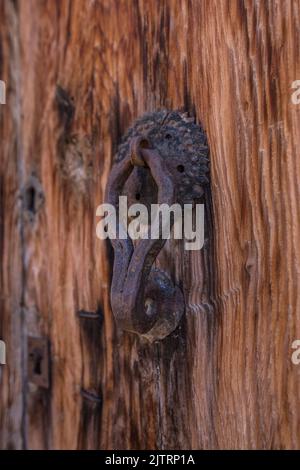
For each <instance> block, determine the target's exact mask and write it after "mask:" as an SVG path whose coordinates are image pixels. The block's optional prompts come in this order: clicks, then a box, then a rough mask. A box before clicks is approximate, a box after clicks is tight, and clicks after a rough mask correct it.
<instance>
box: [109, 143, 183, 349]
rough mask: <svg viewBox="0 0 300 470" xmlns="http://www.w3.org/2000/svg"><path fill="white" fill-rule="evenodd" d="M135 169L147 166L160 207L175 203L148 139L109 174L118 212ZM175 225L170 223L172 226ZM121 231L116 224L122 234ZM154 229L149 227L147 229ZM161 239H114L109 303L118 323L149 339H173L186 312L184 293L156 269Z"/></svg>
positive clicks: (165, 171)
mask: <svg viewBox="0 0 300 470" xmlns="http://www.w3.org/2000/svg"><path fill="white" fill-rule="evenodd" d="M134 165H137V166H147V167H148V168H149V169H150V171H151V175H152V177H153V179H154V181H155V183H156V185H157V187H158V201H157V203H158V204H163V203H164V204H168V205H170V206H171V205H172V204H173V203H174V202H175V185H174V183H173V179H172V175H171V173H170V172H169V170H168V168H167V166H166V164H165V162H164V160H163V159H162V158H161V156H160V154H159V153H158V152H157V151H156V150H155V149H152V148H150V144H149V142H148V140H147V139H145V138H141V137H138V138H134V139H132V141H131V145H130V152H129V154H128V155H127V156H126V157H125V158H124V159H123V160H122V161H120V162H119V163H117V164H115V165H114V167H113V169H112V171H111V174H110V176H109V180H108V185H107V189H106V201H107V202H108V203H110V204H112V205H113V206H114V207H115V208H118V204H119V195H120V193H121V191H122V188H123V186H124V184H125V182H126V180H127V178H128V177H129V175H130V173H131V172H132V170H133V168H134ZM172 225H173V221H171V227H172ZM120 231H121V227H120V226H118V231H117V233H118V234H119V233H120ZM149 231H150V229H149ZM165 242H166V240H165V239H163V238H159V239H151V236H150V233H149V235H148V238H147V239H143V238H142V239H140V240H139V242H138V244H137V246H136V247H135V248H134V246H133V243H132V240H131V239H130V238H129V237H127V238H126V239H122V238H117V239H112V240H111V243H112V245H113V248H114V266H113V277H112V286H111V305H112V310H113V313H114V316H115V318H116V321H117V323H118V325H119V326H120V327H121V328H123V329H124V330H129V331H132V332H135V333H138V334H140V335H143V336H145V337H147V338H148V339H149V340H150V341H154V340H157V339H162V338H164V337H166V336H167V335H169V334H170V333H171V332H172V331H173V330H174V329H175V328H176V327H177V325H178V323H179V321H180V318H181V316H182V314H183V312H184V299H183V294H182V292H181V290H180V289H179V287H178V286H175V285H174V284H173V282H172V281H171V280H170V279H169V277H168V276H167V275H166V273H164V272H163V271H162V270H160V269H157V268H152V266H153V263H154V261H155V259H156V257H157V256H158V254H159V252H160V251H161V249H162V247H163V246H164V244H165Z"/></svg>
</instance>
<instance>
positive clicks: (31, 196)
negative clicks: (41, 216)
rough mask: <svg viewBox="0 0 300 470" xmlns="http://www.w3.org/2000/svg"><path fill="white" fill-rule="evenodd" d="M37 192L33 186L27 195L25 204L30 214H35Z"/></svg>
mask: <svg viewBox="0 0 300 470" xmlns="http://www.w3.org/2000/svg"><path fill="white" fill-rule="evenodd" d="M35 193H36V191H35V188H34V187H33V186H30V187H29V188H28V189H27V191H26V194H25V204H26V208H27V210H28V211H29V212H31V213H32V214H34V213H35V196H36V194H35Z"/></svg>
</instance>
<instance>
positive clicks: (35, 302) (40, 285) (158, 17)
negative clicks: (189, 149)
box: [0, 0, 300, 449]
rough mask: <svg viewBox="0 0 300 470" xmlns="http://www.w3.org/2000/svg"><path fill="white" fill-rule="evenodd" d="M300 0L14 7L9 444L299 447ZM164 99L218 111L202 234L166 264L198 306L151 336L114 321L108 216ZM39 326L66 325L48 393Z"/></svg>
mask: <svg viewBox="0 0 300 470" xmlns="http://www.w3.org/2000/svg"><path fill="white" fill-rule="evenodd" d="M299 6H300V3H299V1H298V0H294V1H292V0H291V1H288V0H280V1H279V0H266V1H254V0H251V1H250V0H249V1H235V0H231V1H229V0H227V1H225V0H203V1H199V0H190V1H189V0H163V1H161V0H160V1H158V0H157V1H155V0H144V1H143V0H140V1H129V0H127V1H126V0H110V1H109V0H102V1H97V0H93V1H92V0H90V1H82V0H69V1H68V0H56V1H54V0H52V1H50V0H48V1H39V0H26V1H24V0H23V1H22V0H21V1H19V2H13V1H9V0H7V1H5V2H4V1H2V2H1V3H0V8H1V19H0V22H1V23H0V24H1V32H0V35H1V36H0V37H1V51H2V54H1V57H2V60H1V69H0V70H1V75H2V76H1V77H0V78H2V77H4V78H5V79H7V80H8V81H9V82H10V84H9V87H10V90H9V100H8V105H6V106H5V108H4V107H1V109H0V113H1V114H0V116H1V121H0V135H1V168H2V173H1V174H2V181H3V184H2V188H1V192H2V195H3V197H2V199H1V213H2V215H3V218H4V219H3V220H4V222H3V223H2V225H1V255H2V268H1V285H2V294H1V302H2V305H3V307H2V310H1V323H0V325H1V330H0V334H1V336H3V338H4V339H5V340H6V342H7V344H8V346H9V350H10V351H11V353H10V355H11V359H10V360H9V361H10V362H9V366H8V367H7V368H6V369H4V368H3V369H1V373H2V372H3V373H2V376H1V385H0V386H1V411H0V429H1V446H2V447H3V448H6V447H15V448H21V447H26V448H53V449H65V448H72V449H76V448H104V449H108V448H109V449H110V448H126V449H145V448H148V449H155V448H158V449H175V448H177V449H183V448H193V449H199V448H200V449H202V448H203V449H208V448H214V449H221V448H243V449H246V448H247V449H254V448H267V449H269V448H276V449H278V448H299V447H300V411H299V410H300V407H299V397H300V368H299V367H298V368H297V366H295V365H293V364H292V363H291V360H290V357H291V352H292V351H291V344H292V341H293V340H294V339H298V338H300V305H299V303H300V298H299V292H300V290H299V287H300V286H299V276H300V274H299V266H300V251H299V246H300V243H299V242H300V227H299V224H300V217H299V203H298V201H299V196H300V194H299V193H300V186H299V183H298V181H299V180H298V179H299V170H300V168H299V165H300V163H299V158H298V157H297V145H299V142H300V128H299V114H300V107H299V106H298V107H297V106H295V105H293V104H292V102H291V93H292V90H291V84H292V82H293V81H294V80H296V79H300V63H299V52H298V44H299V39H300V38H299V34H300V30H299V24H300V18H299V16H300V9H299ZM161 108H170V109H178V108H183V109H185V110H187V111H189V112H190V113H192V114H195V115H196V117H197V120H198V121H200V122H201V123H202V124H203V126H204V128H205V130H206V133H207V137H208V141H209V145H210V153H211V155H210V158H211V191H210V192H208V193H207V194H206V201H205V202H206V210H207V212H206V217H207V227H206V228H207V235H206V238H207V241H206V245H205V247H204V249H203V250H202V251H201V252H199V253H188V252H184V251H183V248H182V246H181V244H180V243H178V242H177V244H174V242H173V245H172V246H171V247H170V246H169V247H166V248H165V249H164V251H163V253H162V254H161V256H160V259H159V263H160V264H161V265H162V266H163V267H164V269H166V270H168V272H169V274H170V275H171V276H172V277H173V278H174V279H177V280H178V282H179V283H180V284H181V286H182V288H183V291H184V294H185V299H186V306H187V308H186V314H185V318H184V320H183V321H182V323H181V325H180V327H179V328H178V329H177V330H176V331H175V332H174V333H173V334H172V335H171V336H170V337H169V338H167V339H166V340H165V341H163V342H160V343H154V344H153V345H149V344H148V343H144V342H142V341H141V340H140V339H139V338H138V337H135V336H134V335H132V334H129V333H122V332H120V331H119V330H118V329H117V328H116V325H115V324H114V320H113V317H112V313H111V310H110V305H109V288H110V278H111V266H112V252H111V249H110V248H109V246H108V244H105V243H103V242H101V241H99V240H98V239H97V238H96V234H95V227H96V223H97V219H96V216H95V212H96V207H97V206H98V205H99V204H100V203H101V202H102V200H103V194H104V189H105V185H106V181H107V176H108V173H109V170H110V167H111V163H112V159H113V155H114V153H115V152H116V149H117V145H118V143H119V142H120V138H121V136H122V134H123V133H124V132H125V130H126V129H127V127H129V126H130V125H131V124H132V123H133V121H134V120H135V119H136V118H137V117H139V116H140V115H142V114H143V113H144V112H149V111H154V110H156V109H161ZM2 155H3V156H2ZM17 195H20V201H21V203H20V202H19V203H18V202H16V201H17V200H18V199H17ZM80 310H84V311H87V312H94V313H97V316H96V318H95V319H92V318H87V317H82V316H80V315H79V314H78V312H79V311H80ZM27 335H34V336H46V337H48V338H49V340H50V343H51V358H52V364H51V366H52V367H51V368H52V372H51V388H50V389H49V390H42V389H39V388H37V387H35V386H34V385H32V384H29V383H28V382H27V380H26V370H25V369H24V358H25V357H26V338H27ZM22 358H23V359H22Z"/></svg>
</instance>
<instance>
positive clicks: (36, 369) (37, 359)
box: [31, 351, 43, 375]
mask: <svg viewBox="0 0 300 470" xmlns="http://www.w3.org/2000/svg"><path fill="white" fill-rule="evenodd" d="M31 357H32V361H33V373H34V374H35V375H41V374H42V360H43V356H42V354H41V352H40V351H34V353H33V354H32V355H31Z"/></svg>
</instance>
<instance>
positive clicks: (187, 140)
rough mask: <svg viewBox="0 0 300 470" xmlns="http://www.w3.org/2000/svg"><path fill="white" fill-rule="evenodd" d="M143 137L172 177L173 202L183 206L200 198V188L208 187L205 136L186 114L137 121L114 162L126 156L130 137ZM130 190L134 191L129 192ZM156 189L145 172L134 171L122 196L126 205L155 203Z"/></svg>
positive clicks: (148, 116)
mask: <svg viewBox="0 0 300 470" xmlns="http://www.w3.org/2000/svg"><path fill="white" fill-rule="evenodd" d="M141 136H142V137H146V138H147V139H148V140H149V141H150V142H151V145H152V147H153V148H155V149H156V150H157V151H158V152H159V153H160V155H161V156H162V157H163V158H164V160H165V162H166V165H167V167H168V169H169V171H170V172H171V174H172V175H173V177H174V180H175V182H176V189H177V202H179V203H187V202H191V201H192V200H194V199H197V198H200V197H201V196H202V195H203V192H204V191H203V187H204V186H205V185H207V184H209V178H208V174H209V158H208V154H209V151H208V145H207V140H206V136H205V134H204V131H203V129H202V128H201V126H200V125H198V124H196V123H195V119H194V118H190V117H188V115H187V113H182V112H180V111H157V112H155V113H150V114H146V115H144V116H143V117H142V118H140V119H138V120H137V121H136V122H135V124H134V126H133V127H131V128H130V129H129V130H128V132H127V133H126V134H125V135H124V138H123V141H122V143H121V145H120V146H119V149H118V152H117V155H116V161H117V162H119V161H121V160H122V159H123V158H125V156H126V155H127V154H128V152H129V146H130V142H131V141H132V139H133V138H134V137H141ZM133 188H134V190H133ZM156 192H157V188H156V185H155V183H154V181H153V179H152V177H151V175H150V172H149V170H148V169H147V168H142V167H136V168H135V169H134V170H133V171H132V173H131V175H130V177H129V178H128V180H127V182H126V184H125V185H124V190H123V194H124V195H127V197H128V203H129V204H131V203H134V202H137V200H138V201H139V202H142V203H144V204H146V205H148V204H151V203H153V202H155V198H156Z"/></svg>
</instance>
